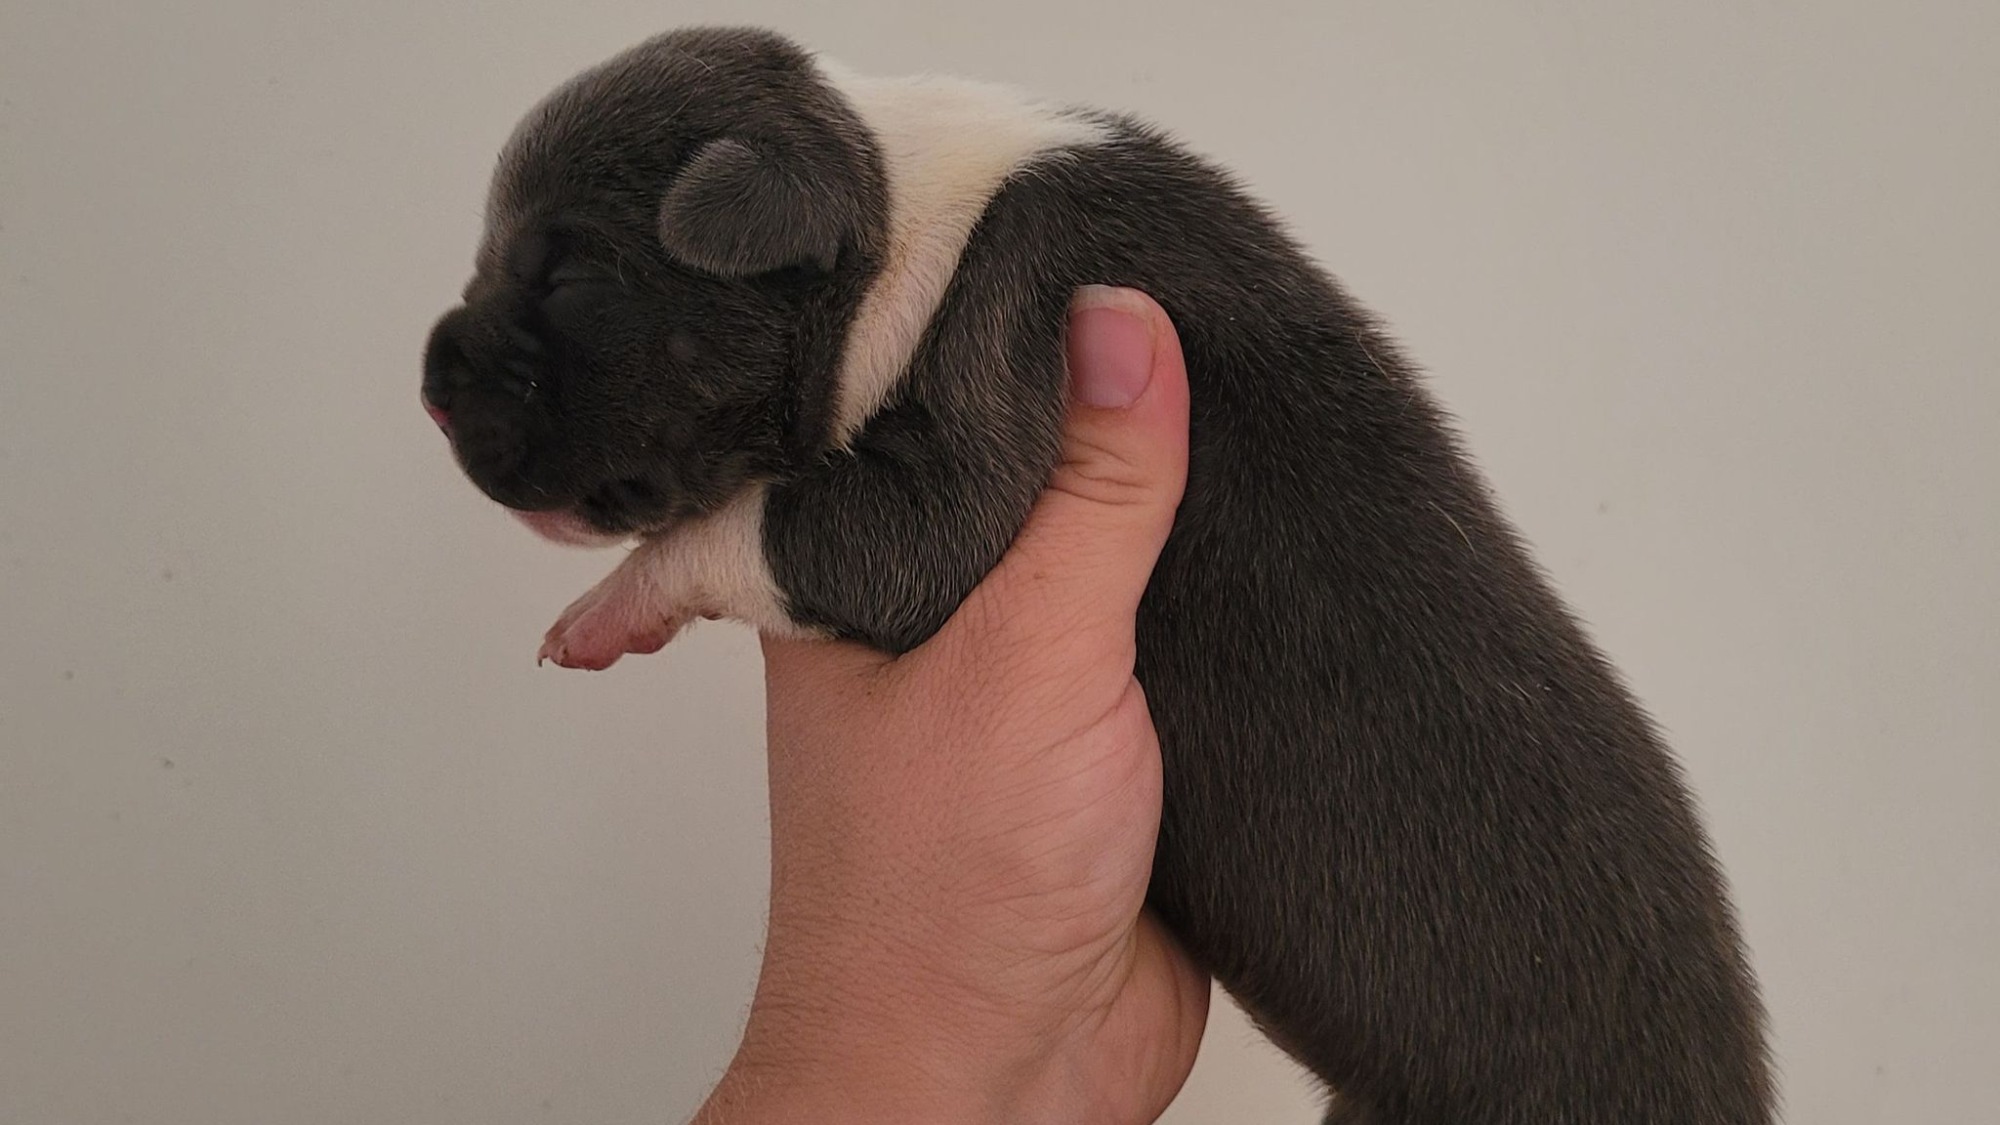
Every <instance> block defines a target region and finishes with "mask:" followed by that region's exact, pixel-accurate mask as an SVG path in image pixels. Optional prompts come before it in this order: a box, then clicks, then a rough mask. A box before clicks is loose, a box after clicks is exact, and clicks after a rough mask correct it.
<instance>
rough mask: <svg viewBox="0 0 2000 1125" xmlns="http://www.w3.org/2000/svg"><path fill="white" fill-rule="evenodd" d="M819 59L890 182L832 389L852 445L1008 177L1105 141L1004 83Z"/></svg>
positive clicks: (837, 437)
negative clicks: (881, 230) (881, 238)
mask: <svg viewBox="0 0 2000 1125" xmlns="http://www.w3.org/2000/svg"><path fill="white" fill-rule="evenodd" d="M818 63H819V67H820V73H821V74H822V75H824V76H825V78H826V80H827V82H828V84H829V85H831V86H832V87H833V88H834V89H835V90H836V91H838V92H839V93H840V94H841V95H842V96H844V97H845V98H846V99H847V101H848V104H849V105H850V106H852V107H853V109H854V111H855V112H856V113H857V114H858V115H859V116H860V118H861V120H862V123H863V124H865V125H866V126H867V127H868V129H869V131H870V132H871V133H873V134H874V137H875V143H876V144H877V145H878V146H880V148H881V150H882V158H883V162H884V164H885V165H886V167H887V173H888V180H889V183H888V189H889V245H888V254H887V260H886V261H885V262H884V263H883V267H882V273H881V276H879V277H878V278H877V279H876V280H875V283H874V285H873V286H872V287H871V288H870V289H869V291H868V293H867V294H866V295H865V296H863V298H862V300H861V307H860V309H859V310H858V311H857V312H856V314H855V318H854V323H853V324H852V325H850V326H849V328H848V335H847V346H846V354H845V355H844V356H843V357H842V361H841V368H840V375H839V383H838V385H837V389H836V391H835V396H836V398H835V403H834V423H833V438H834V442H835V444H836V445H843V446H844V445H846V444H847V443H848V442H849V441H851V440H852V439H853V437H854V435H855V434H856V433H858V432H859V431H860V429H861V427H862V425H863V424H864V423H866V422H867V421H868V419H869V418H870V417H872V416H873V415H874V413H875V411H877V410H878V409H880V408H881V406H882V404H883V402H885V401H887V399H888V398H889V395H890V393H891V392H893V391H894V390H895V388H896V384H897V382H898V381H900V380H901V378H902V376H903V371H904V369H905V368H907V367H908V366H909V362H910V357H911V355H912V354H914V353H915V351H916V348H917V342H918V340H920V339H922V337H923V334H924V328H925V327H926V326H927V325H928V324H929V323H930V320H931V316H932V314H934V313H935V312H936V311H937V307H938V304H939V302H941V301H942V300H943V299H944V292H945V288H946V287H947V286H948V285H950V283H951V276H952V273H953V272H954V271H956V270H957V269H958V258H959V255H960V254H961V253H963V252H964V250H965V244H966V241H967V240H968V239H969V238H970V237H971V235H972V228H973V227H974V226H975V225H976V224H977V223H978V222H979V217H980V216H981V215H982V214H984V213H985V211H986V205H987V203H988V202H989V201H990V200H992V198H993V195H994V193H995V192H997V191H999V189H1000V185H1001V184H1002V183H1003V182H1005V180H1006V179H1007V177H1008V175H1009V174H1011V173H1012V172H1014V171H1015V170H1016V169H1018V168H1020V167H1022V166H1023V165H1024V164H1027V163H1028V162H1029V161H1031V160H1032V159H1033V158H1034V157H1035V156H1036V155H1037V154H1040V153H1044V152H1048V151H1050V150H1051V149H1060V148H1073V147H1078V146H1084V145H1090V144H1095V143H1099V142H1101V141H1102V140H1104V138H1105V130H1104V129H1103V127H1102V126H1100V125H1098V124H1096V123H1094V122H1091V121H1087V120H1083V119H1080V118H1076V117H1070V116H1065V115H1064V114H1063V113H1062V112H1061V111H1060V110H1059V109H1057V108H1056V107H1053V106H1050V105H1048V104H1046V103H1042V102H1037V101H1035V100H1033V99H1031V98H1029V97H1028V96H1026V95H1025V94H1022V93H1019V92H1017V91H1015V90H1011V89H1008V88H1006V87H1004V86H991V85H986V84H984V83H979V82H968V81H964V80H962V79H956V78H939V77H929V76H924V77H915V78H868V77H863V76H861V75H857V74H855V73H853V72H851V71H849V70H848V69H847V68H845V67H843V66H841V65H840V64H838V63H835V62H832V61H829V60H828V59H826V58H824V57H820V58H819V59H818Z"/></svg>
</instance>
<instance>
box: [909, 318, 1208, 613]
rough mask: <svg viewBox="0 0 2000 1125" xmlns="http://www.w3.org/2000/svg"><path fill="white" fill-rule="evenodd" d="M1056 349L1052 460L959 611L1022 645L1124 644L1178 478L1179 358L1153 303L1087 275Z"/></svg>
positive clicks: (1182, 425) (1182, 410) (1183, 403)
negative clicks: (1062, 351) (1062, 407)
mask: <svg viewBox="0 0 2000 1125" xmlns="http://www.w3.org/2000/svg"><path fill="white" fill-rule="evenodd" d="M1067 354H1068V361H1069V382H1070V395H1069V398H1070V408H1069V416H1068V420H1067V421H1066V423H1065V425H1064V427H1063V440H1062V457H1061V460H1060V462H1059V463H1058V464H1057V466H1056V469H1055V472H1054V474H1053V475H1052V476H1051V477H1050V479H1049V484H1048V488H1047V489H1046V490H1045V491H1044V492H1043V494H1042V497H1041V499H1040V501H1039V502H1037V504H1036V505H1035V508H1034V510H1033V511H1032V512H1031V513H1030V514H1029V516H1028V520H1027V522H1026V524H1025V525H1024V526H1023V527H1022V529H1021V533H1020V535H1019V536H1018V537H1016V539H1015V541H1014V545H1013V547H1012V548H1011V549H1010V550H1009V551H1008V552H1007V554H1006V556H1005V557H1004V558H1003V559H1001V561H1000V564H999V565H998V566H997V567H995V568H994V570H993V572H992V573H991V574H990V575H988V576H987V578H986V580H985V581H984V582H982V583H981V584H980V586H979V588H978V589H976V590H975V591H973V594H972V595H971V597H970V598H968V599H967V603H966V608H967V609H970V610H971V611H972V612H970V613H963V612H962V616H963V617H964V618H965V619H966V620H967V622H969V623H978V624H977V625H973V626H971V627H975V628H977V627H991V628H996V629H1002V630H1007V631H1009V632H1013V633H1017V634H1020V635H1017V636H1014V637H1012V638H1011V639H1012V640H1013V641H1015V642H1017V643H1019V644H1020V645H1021V646H1022V648H1023V649H1024V650H1025V651H1030V652H1033V651H1039V650H1045V649H1046V648H1047V647H1049V646H1052V645H1055V644H1057V643H1058V642H1067V643H1064V644H1063V647H1068V646H1069V644H1071V643H1074V644H1081V645H1085V646H1089V647H1090V648H1095V649H1097V650H1098V651H1100V652H1103V651H1106V650H1110V651H1117V652H1127V651H1129V650H1130V648H1131V646H1132V628H1133V619H1134V616H1135V615H1136V614H1137V612H1138V608H1139V598H1140V596H1141V595H1142V594H1144V593H1145V590H1146V583H1147V581H1148V579H1150V577H1151V576H1152V572H1153V564H1154V562H1155V561H1157V560H1158V558H1159V554H1160V548H1161V547H1162V546H1163V545H1164V544H1165V543H1166V540H1167V532H1168V531H1169V530H1171V529H1172V527H1173V522H1174V512H1175V510H1176V509H1177V508H1178V507H1179V506H1180V500H1181V490H1182V487H1183V486H1184V485H1185V484H1186V481H1187V456H1188V385H1187V368H1186V366H1185V364H1184V362H1183V360H1182V356H1181V349H1180V342H1179V340H1178V339H1177V338H1176V336H1175V334H1174V328H1173V325H1172V323H1171V322H1169V321H1168V319H1167V314H1166V312H1165V310H1163V309H1161V308H1160V306H1159V305H1157V304H1155V303H1154V302H1153V300H1152V299H1151V298H1150V297H1147V296H1146V295H1144V294H1142V293H1139V292H1137V291H1135V290H1131V289H1112V288H1107V287H1105V286H1097V285H1092V286H1086V287H1084V288H1083V289H1081V290H1079V291H1078V293H1077V296H1076V299H1075V301H1074V303H1073V304H1072V305H1071V307H1070V321H1069V336H1068V342H1067ZM948 628H949V626H948ZM1008 647H1013V646H1008Z"/></svg>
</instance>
